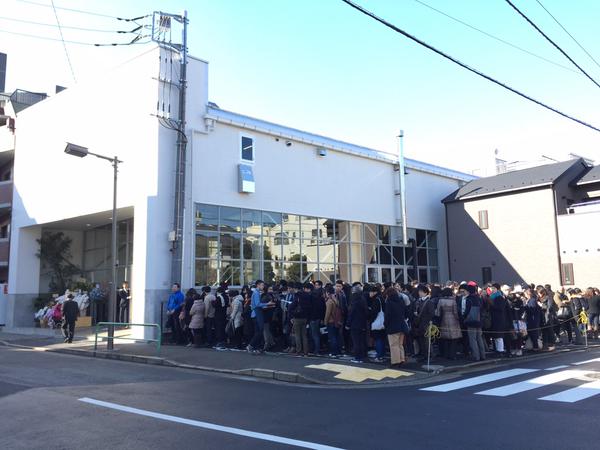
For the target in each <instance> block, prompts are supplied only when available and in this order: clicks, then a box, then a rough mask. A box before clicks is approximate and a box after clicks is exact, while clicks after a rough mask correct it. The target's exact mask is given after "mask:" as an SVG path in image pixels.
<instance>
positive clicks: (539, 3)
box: [535, 0, 600, 67]
mask: <svg viewBox="0 0 600 450" xmlns="http://www.w3.org/2000/svg"><path fill="white" fill-rule="evenodd" d="M535 1H536V2H537V3H538V5H540V6H541V7H542V8H543V9H544V11H546V12H547V13H548V15H549V16H550V17H552V20H554V21H555V22H556V23H557V24H558V26H559V27H561V28H562V29H563V31H564V32H565V33H567V34H568V35H569V37H570V38H571V39H573V42H575V43H576V44H577V45H578V46H579V48H580V49H581V50H583V51H584V52H585V54H586V55H588V56H589V57H590V59H591V60H592V61H594V63H595V64H596V65H597V66H598V67H600V64H599V63H598V61H596V60H595V59H594V57H593V56H592V55H590V54H589V53H588V51H587V50H586V49H585V48H583V45H581V44H580V43H579V42H578V41H577V39H575V37H574V36H573V35H572V34H571V33H569V32H568V31H567V29H566V28H565V27H564V26H563V25H562V23H560V22H559V21H558V19H557V18H556V17H554V16H553V15H552V13H551V12H550V11H548V9H547V8H546V7H545V6H544V5H542V2H540V0H535Z"/></svg>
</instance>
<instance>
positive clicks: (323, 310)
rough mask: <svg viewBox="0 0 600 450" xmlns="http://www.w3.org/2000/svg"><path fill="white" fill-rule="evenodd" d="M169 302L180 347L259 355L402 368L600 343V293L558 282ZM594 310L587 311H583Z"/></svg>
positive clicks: (281, 289) (249, 294) (232, 293)
mask: <svg viewBox="0 0 600 450" xmlns="http://www.w3.org/2000/svg"><path fill="white" fill-rule="evenodd" d="M172 291H173V292H172V294H171V295H170V297H169V300H168V303H167V329H169V330H170V331H171V340H172V343H173V344H177V345H187V346H196V347H202V346H206V347H212V348H215V349H218V350H223V349H227V348H235V349H239V350H247V351H248V352H251V353H254V354H259V353H262V352H265V351H281V352H286V353H293V354H295V355H298V356H307V355H319V354H326V355H329V356H331V357H338V356H341V355H351V356H352V358H353V359H352V362H354V363H362V362H364V361H366V360H367V359H370V360H371V361H373V362H378V363H383V362H387V360H388V359H387V354H388V350H389V355H390V359H389V361H390V365H391V366H392V367H393V366H398V365H401V364H403V363H404V362H405V361H406V358H407V357H408V356H414V357H415V358H417V360H418V361H425V360H431V359H433V358H435V357H439V358H444V359H448V360H454V359H457V358H469V359H471V360H473V361H480V360H484V359H486V355H489V354H490V353H491V352H494V353H496V354H498V355H505V356H508V357H511V356H521V355H523V352H526V351H533V352H535V351H541V350H547V351H552V350H554V349H555V346H556V345H557V344H566V343H573V344H577V345H581V344H583V343H584V339H588V338H589V339H598V329H599V318H600V292H599V291H598V289H596V288H588V289H586V290H585V291H581V290H580V289H577V288H572V289H564V288H560V289H559V290H557V291H553V290H552V288H551V286H549V285H545V286H542V285H538V286H535V285H515V286H508V285H502V286H500V285H499V284H497V283H489V284H487V285H485V286H478V285H477V283H475V282H473V281H470V282H463V283H456V282H448V283H446V284H445V285H440V284H419V283H416V282H415V283H412V284H401V283H395V284H392V283H384V284H383V285H382V284H379V283H376V284H362V283H360V282H355V283H353V284H352V285H350V284H348V283H345V282H343V281H342V280H337V281H336V282H335V283H327V284H325V285H324V284H323V283H322V282H321V281H315V282H314V284H313V283H309V282H307V283H297V282H290V283H288V282H286V281H280V282H278V283H274V284H267V283H265V282H263V281H261V280H258V281H256V283H254V284H253V285H252V286H243V287H242V288H241V289H240V290H238V289H229V288H228V287H227V286H226V285H224V284H223V285H220V286H219V287H218V288H217V289H216V290H213V289H212V288H211V287H210V286H205V287H203V288H202V289H201V291H200V292H198V291H197V290H196V289H189V290H188V291H187V292H186V294H185V295H184V294H183V293H182V291H181V289H180V286H179V284H174V285H173V289H172ZM582 313H584V314H582Z"/></svg>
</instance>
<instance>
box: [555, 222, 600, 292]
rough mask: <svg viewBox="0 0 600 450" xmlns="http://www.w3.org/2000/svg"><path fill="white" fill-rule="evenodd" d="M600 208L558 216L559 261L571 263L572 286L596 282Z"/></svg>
mask: <svg viewBox="0 0 600 450" xmlns="http://www.w3.org/2000/svg"><path fill="white" fill-rule="evenodd" d="M599 225H600V211H596V212H585V213H576V214H568V215H560V216H558V235H559V237H560V257H561V263H562V264H567V263H571V264H573V279H574V282H575V286H577V287H579V288H580V289H585V288H587V287H590V286H594V287H598V286H600V233H598V226H599Z"/></svg>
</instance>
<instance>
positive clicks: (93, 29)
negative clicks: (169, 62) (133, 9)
mask: <svg viewBox="0 0 600 450" xmlns="http://www.w3.org/2000/svg"><path fill="white" fill-rule="evenodd" d="M0 20H9V21H13V22H20V23H27V24H30V25H39V26H43V27H53V28H57V27H58V25H55V24H53V23H43V22H34V21H32V20H24V19H17V18H15V17H4V16H0ZM61 27H62V28H63V29H65V30H77V31H92V32H95V33H117V34H125V33H135V32H136V31H138V29H139V27H138V28H134V29H133V30H129V31H128V30H102V29H100V28H83V27H73V26H68V25H61Z"/></svg>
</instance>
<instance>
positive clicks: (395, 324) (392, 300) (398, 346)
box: [383, 288, 408, 367]
mask: <svg viewBox="0 0 600 450" xmlns="http://www.w3.org/2000/svg"><path fill="white" fill-rule="evenodd" d="M383 295H384V297H385V313H384V314H385V318H384V326H385V332H386V334H387V337H388V343H389V344H390V355H391V366H392V367H393V366H395V365H399V364H403V363H404V362H405V361H406V359H405V355H404V336H406V335H407V334H408V325H407V323H406V303H407V302H406V300H405V299H404V296H402V297H401V296H400V294H398V292H397V291H396V289H394V288H388V289H386V291H385V292H384V294H383Z"/></svg>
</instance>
